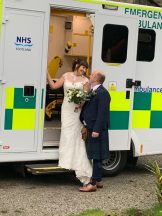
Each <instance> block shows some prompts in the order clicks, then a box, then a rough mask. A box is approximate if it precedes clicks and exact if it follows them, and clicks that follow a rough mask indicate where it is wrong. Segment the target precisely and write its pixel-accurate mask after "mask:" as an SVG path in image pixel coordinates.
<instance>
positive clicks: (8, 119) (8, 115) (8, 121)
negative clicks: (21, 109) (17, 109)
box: [4, 109, 13, 130]
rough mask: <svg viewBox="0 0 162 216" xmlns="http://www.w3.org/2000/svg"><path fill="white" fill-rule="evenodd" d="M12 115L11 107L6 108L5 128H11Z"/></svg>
mask: <svg viewBox="0 0 162 216" xmlns="http://www.w3.org/2000/svg"><path fill="white" fill-rule="evenodd" d="M12 116H13V109H6V110H5V125H4V129H5V130H12Z"/></svg>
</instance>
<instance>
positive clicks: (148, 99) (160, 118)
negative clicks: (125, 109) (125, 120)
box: [132, 92, 162, 128]
mask: <svg viewBox="0 0 162 216" xmlns="http://www.w3.org/2000/svg"><path fill="white" fill-rule="evenodd" d="M132 128H162V93H159V92H152V93H146V92H135V94H134V104H133V113H132Z"/></svg>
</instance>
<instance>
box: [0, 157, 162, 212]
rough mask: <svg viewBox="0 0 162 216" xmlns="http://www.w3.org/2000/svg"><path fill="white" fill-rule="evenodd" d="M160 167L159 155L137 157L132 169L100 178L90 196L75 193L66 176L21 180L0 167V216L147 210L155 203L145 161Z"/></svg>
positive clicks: (70, 178)
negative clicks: (101, 186) (156, 162)
mask: <svg viewBox="0 0 162 216" xmlns="http://www.w3.org/2000/svg"><path fill="white" fill-rule="evenodd" d="M155 159H156V160H157V161H158V162H159V164H160V166H162V155H158V156H147V157H143V158H140V159H139V161H138V164H137V167H136V168H135V169H134V170H125V171H124V172H122V174H120V175H118V176H116V177H111V178H110V177H109V178H108V177H106V178H104V179H103V182H104V188H103V189H100V190H97V192H94V193H81V192H79V191H78V187H79V186H80V185H79V183H78V182H77V181H76V179H75V178H74V176H73V175H72V174H69V173H56V174H52V175H45V176H32V177H30V178H26V179H24V178H22V177H20V176H18V175H17V174H16V173H15V172H14V171H13V170H12V169H11V167H0V216H6V215H7V216H35V215H37V216H65V215H69V214H72V213H79V212H81V211H83V210H86V209H89V208H101V209H102V210H104V211H106V212H108V211H109V210H110V209H125V208H130V207H136V208H149V207H151V205H154V204H155V203H157V199H156V195H155V183H154V182H155V178H154V177H153V176H152V175H151V174H150V173H149V172H148V171H147V170H145V169H144V165H145V164H146V163H147V162H148V161H149V160H155Z"/></svg>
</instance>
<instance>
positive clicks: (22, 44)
mask: <svg viewBox="0 0 162 216" xmlns="http://www.w3.org/2000/svg"><path fill="white" fill-rule="evenodd" d="M15 46H16V50H18V51H31V48H32V46H33V44H32V38H31V37H21V36H17V37H16V42H15Z"/></svg>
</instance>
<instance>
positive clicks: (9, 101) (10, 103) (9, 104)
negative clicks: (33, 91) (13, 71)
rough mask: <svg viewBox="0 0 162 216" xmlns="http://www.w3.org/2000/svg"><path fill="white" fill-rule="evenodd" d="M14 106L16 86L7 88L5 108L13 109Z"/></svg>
mask: <svg viewBox="0 0 162 216" xmlns="http://www.w3.org/2000/svg"><path fill="white" fill-rule="evenodd" d="M13 107H14V88H6V100H5V108H6V109H13Z"/></svg>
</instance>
